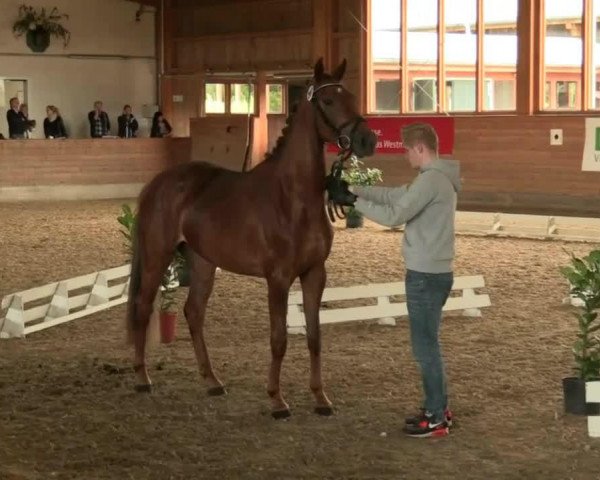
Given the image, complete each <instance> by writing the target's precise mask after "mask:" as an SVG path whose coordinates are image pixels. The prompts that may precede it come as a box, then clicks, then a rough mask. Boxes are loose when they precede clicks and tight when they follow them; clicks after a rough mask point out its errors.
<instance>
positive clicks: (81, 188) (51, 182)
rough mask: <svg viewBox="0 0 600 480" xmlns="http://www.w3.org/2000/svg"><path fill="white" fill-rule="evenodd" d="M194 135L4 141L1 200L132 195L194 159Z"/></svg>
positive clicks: (0, 146) (0, 161)
mask: <svg viewBox="0 0 600 480" xmlns="http://www.w3.org/2000/svg"><path fill="white" fill-rule="evenodd" d="M189 145H190V139H189V138H133V139H113V138H103V139H67V140H6V141H0V170H1V171H2V175H0V201H15V200H71V199H96V198H130V197H132V196H136V195H137V193H138V192H139V190H140V189H141V187H142V186H143V184H144V183H146V182H147V181H148V180H150V179H151V178H152V177H153V176H154V175H156V174H157V173H159V172H161V171H162V170H164V169H165V168H168V167H170V166H172V165H176V164H179V163H184V162H188V161H189V156H190V148H189Z"/></svg>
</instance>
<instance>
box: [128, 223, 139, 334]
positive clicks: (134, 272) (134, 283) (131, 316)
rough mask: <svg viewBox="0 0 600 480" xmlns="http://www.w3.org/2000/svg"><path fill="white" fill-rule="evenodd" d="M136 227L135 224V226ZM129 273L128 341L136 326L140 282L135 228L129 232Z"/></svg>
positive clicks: (137, 235)
mask: <svg viewBox="0 0 600 480" xmlns="http://www.w3.org/2000/svg"><path fill="white" fill-rule="evenodd" d="M136 227H137V226H136ZM131 248H132V250H133V252H132V256H131V274H130V276H129V294H128V298H127V333H128V336H127V338H128V341H129V342H130V343H131V342H132V341H133V332H134V330H136V327H137V321H138V318H137V308H136V303H137V302H136V300H137V294H138V292H139V291H140V286H141V283H142V257H141V255H140V253H141V252H140V236H139V234H138V231H137V228H134V229H133V231H132V232H131Z"/></svg>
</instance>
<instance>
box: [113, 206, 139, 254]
mask: <svg viewBox="0 0 600 480" xmlns="http://www.w3.org/2000/svg"><path fill="white" fill-rule="evenodd" d="M117 221H118V222H119V223H120V224H121V225H123V227H125V230H122V229H121V230H119V232H121V234H123V236H124V237H125V245H124V246H125V249H126V252H127V253H129V254H133V232H134V231H135V227H136V221H137V218H136V216H135V214H134V213H133V211H132V210H131V207H130V206H129V205H127V204H126V203H125V204H123V205H121V215H119V216H118V217H117Z"/></svg>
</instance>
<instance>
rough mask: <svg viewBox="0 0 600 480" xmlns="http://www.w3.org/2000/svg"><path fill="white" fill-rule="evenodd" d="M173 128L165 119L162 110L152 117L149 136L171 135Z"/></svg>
mask: <svg viewBox="0 0 600 480" xmlns="http://www.w3.org/2000/svg"><path fill="white" fill-rule="evenodd" d="M172 131H173V129H172V128H171V125H169V122H168V121H167V119H166V118H165V117H164V116H163V114H162V112H156V113H155V114H154V118H153V119H152V128H151V129H150V136H151V137H158V138H162V137H171V136H172V134H171V132H172Z"/></svg>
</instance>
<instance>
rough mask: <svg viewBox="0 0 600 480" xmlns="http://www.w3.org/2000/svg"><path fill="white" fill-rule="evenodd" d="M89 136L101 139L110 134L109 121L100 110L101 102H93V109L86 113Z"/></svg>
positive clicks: (105, 114) (106, 115)
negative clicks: (88, 123)
mask: <svg viewBox="0 0 600 480" xmlns="http://www.w3.org/2000/svg"><path fill="white" fill-rule="evenodd" d="M88 120H89V122H90V135H91V137H92V138H102V137H104V136H105V135H108V133H109V132H110V119H109V118H108V114H107V113H106V112H105V111H104V110H103V109H102V102H101V101H100V100H98V101H97V102H94V109H93V110H92V111H91V112H90V113H88Z"/></svg>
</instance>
